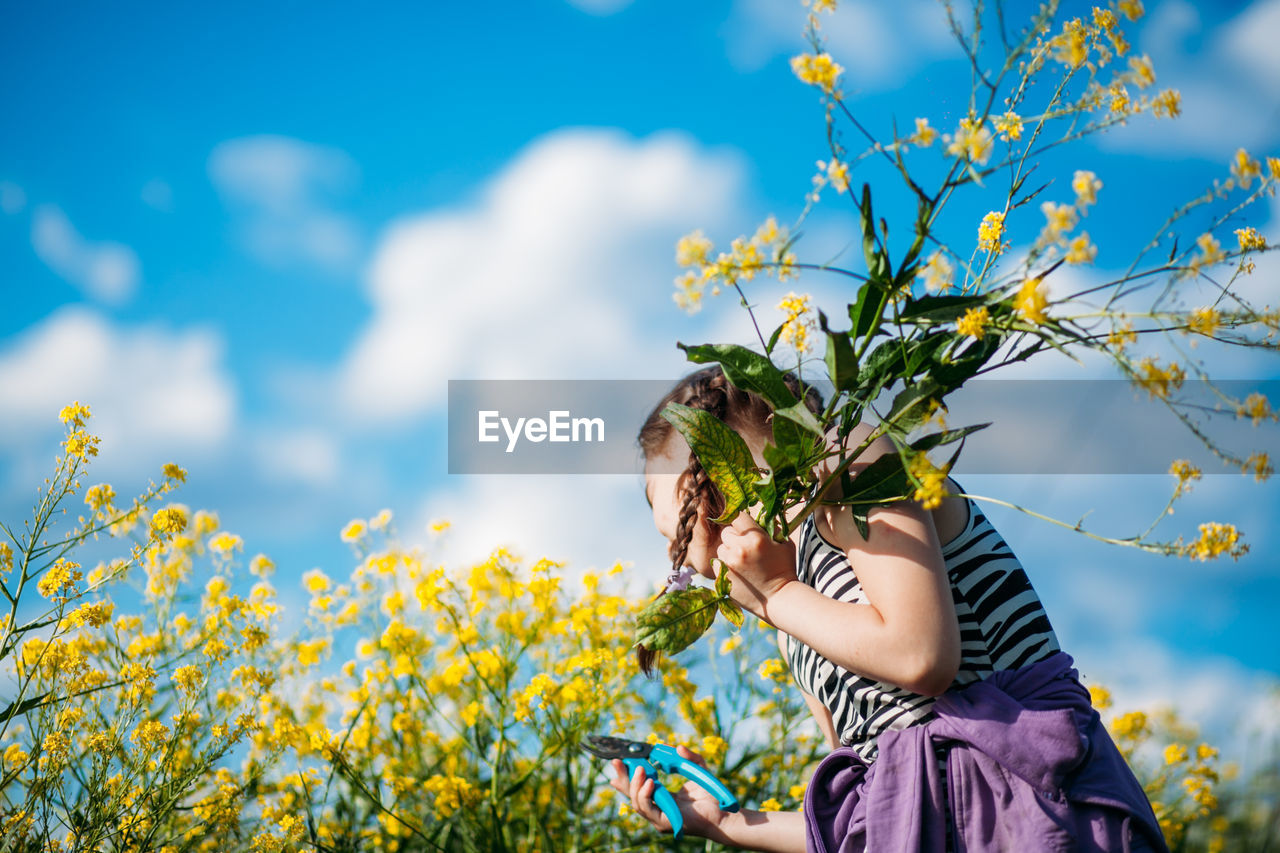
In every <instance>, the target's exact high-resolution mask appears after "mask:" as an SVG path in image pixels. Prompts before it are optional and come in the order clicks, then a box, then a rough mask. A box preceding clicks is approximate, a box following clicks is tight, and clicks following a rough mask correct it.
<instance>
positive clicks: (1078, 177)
mask: <svg viewBox="0 0 1280 853" xmlns="http://www.w3.org/2000/svg"><path fill="white" fill-rule="evenodd" d="M1071 189H1072V190H1074V191H1075V194H1076V207H1078V208H1079V209H1080V212H1081V213H1082V214H1083V213H1085V212H1086V208H1088V207H1089V205H1091V204H1097V202H1098V190H1100V189H1102V181H1100V180H1098V176H1097V175H1095V174H1094V173H1093V172H1088V171H1085V170H1083V169H1079V170H1077V171H1076V173H1075V175H1074V176H1073V177H1072V178H1071Z"/></svg>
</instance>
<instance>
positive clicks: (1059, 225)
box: [1040, 201, 1077, 243]
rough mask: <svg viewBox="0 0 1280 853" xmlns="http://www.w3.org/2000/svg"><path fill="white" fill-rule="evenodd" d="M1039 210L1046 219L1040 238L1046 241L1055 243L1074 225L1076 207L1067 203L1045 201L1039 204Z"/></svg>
mask: <svg viewBox="0 0 1280 853" xmlns="http://www.w3.org/2000/svg"><path fill="white" fill-rule="evenodd" d="M1040 211H1041V212H1042V213H1043V214H1044V218H1045V220H1046V223H1045V226H1044V230H1043V231H1041V232H1040V239H1041V240H1042V241H1044V242H1046V243H1057V242H1059V241H1060V240H1062V239H1063V237H1064V236H1065V235H1066V233H1067V232H1068V231H1070V230H1071V229H1072V228H1075V227H1076V217H1077V213H1076V209H1075V207H1073V206H1072V205H1069V204H1058V203H1056V202H1052V201H1046V202H1045V203H1044V204H1042V205H1040Z"/></svg>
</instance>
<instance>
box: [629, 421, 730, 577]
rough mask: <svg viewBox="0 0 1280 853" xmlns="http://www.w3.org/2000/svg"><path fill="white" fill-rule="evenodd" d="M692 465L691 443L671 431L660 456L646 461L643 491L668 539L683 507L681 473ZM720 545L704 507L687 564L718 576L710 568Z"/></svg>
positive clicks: (700, 571)
mask: <svg viewBox="0 0 1280 853" xmlns="http://www.w3.org/2000/svg"><path fill="white" fill-rule="evenodd" d="M688 464H689V445H688V443H686V442H685V440H684V436H682V435H680V434H679V433H678V432H674V431H673V432H672V438H671V440H670V441H668V442H667V444H666V446H665V447H664V448H663V453H662V454H661V455H655V456H652V457H650V458H649V459H647V460H645V466H644V494H645V497H646V498H647V499H648V500H649V504H650V505H651V506H652V507H653V523H654V525H656V526H657V528H658V532H659V533H661V534H662V535H663V536H664V537H666V539H667V542H668V543H670V542H674V541H675V538H676V527H677V525H678V524H679V522H680V510H681V509H683V507H684V501H683V500H682V496H681V495H679V494H677V492H676V486H677V484H678V481H679V479H680V475H681V474H682V473H683V472H684V469H685V467H686V466H687V465H688ZM719 547H720V528H719V527H717V526H716V525H714V524H710V523H709V522H708V520H707V517H706V512H705V511H704V510H701V509H700V510H699V512H698V523H697V525H695V527H694V530H693V539H692V540H691V541H690V542H689V551H688V554H686V556H685V563H686V564H688V565H690V566H693V568H694V570H695V571H696V572H697V573H698V574H700V575H702V576H703V577H707V578H713V579H714V578H715V576H716V573H715V571H714V570H713V569H712V568H711V558H712V557H714V556H715V554H716V549H717V548H719Z"/></svg>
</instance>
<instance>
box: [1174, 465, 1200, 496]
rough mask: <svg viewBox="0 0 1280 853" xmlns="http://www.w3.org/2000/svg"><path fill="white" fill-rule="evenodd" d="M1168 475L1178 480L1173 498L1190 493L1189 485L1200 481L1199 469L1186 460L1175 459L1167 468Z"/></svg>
mask: <svg viewBox="0 0 1280 853" xmlns="http://www.w3.org/2000/svg"><path fill="white" fill-rule="evenodd" d="M1169 473H1170V474H1172V475H1173V476H1175V477H1177V478H1178V485H1177V487H1176V488H1175V489H1174V496H1175V497H1176V496H1177V495H1181V494H1184V493H1186V492H1189V491H1191V485H1190V484H1191V483H1193V482H1195V481H1196V480H1199V479H1200V469H1199V468H1197V467H1196V466H1194V465H1192V464H1191V462H1190V461H1188V460H1186V459H1175V460H1173V464H1171V465H1170V466H1169Z"/></svg>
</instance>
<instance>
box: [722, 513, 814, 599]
mask: <svg viewBox="0 0 1280 853" xmlns="http://www.w3.org/2000/svg"><path fill="white" fill-rule="evenodd" d="M716 556H717V557H719V558H720V559H721V560H723V561H724V562H725V563H726V564H727V565H728V566H729V579H730V580H732V581H733V587H732V589H730V590H729V597H730V598H732V599H733V600H734V601H735V602H737V603H738V604H739V605H741V607H742V608H743V609H744V610H747V611H749V612H751V613H753V614H754V615H756V616H758V617H759V618H761V619H764V620H765V621H768V618H767V617H766V615H765V611H766V609H767V605H768V602H769V599H770V598H771V597H772V596H773V594H774V593H776V592H777V591H778V590H780V589H782V587H784V586H786V585H787V584H788V583H790V582H791V581H794V580H795V579H796V546H795V544H794V543H792V542H791V541H790V540H787V541H786V542H774V541H773V539H772V538H771V537H770V536H769V534H768V533H767V532H765V529H764V528H763V527H761V526H760V525H758V524H756V520H755V519H754V518H752V517H751V515H750V514H749V513H747V512H745V511H744V512H740V513H738V515H737V517H736V518H734V520H733V523H732V524H731V525H729V526H728V527H726V528H724V529H722V530H721V531H720V547H719V548H717V549H716Z"/></svg>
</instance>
